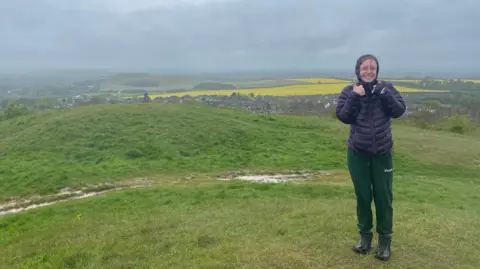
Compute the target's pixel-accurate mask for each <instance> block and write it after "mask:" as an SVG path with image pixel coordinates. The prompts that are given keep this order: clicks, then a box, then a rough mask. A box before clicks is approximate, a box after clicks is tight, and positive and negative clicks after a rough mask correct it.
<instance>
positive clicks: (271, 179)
mask: <svg viewBox="0 0 480 269" xmlns="http://www.w3.org/2000/svg"><path fill="white" fill-rule="evenodd" d="M315 174H322V175H329V173H328V172H326V171H319V172H314V173H294V174H292V173H289V174H274V175H268V174H265V175H232V174H231V175H228V176H226V177H221V178H219V180H244V181H251V182H260V183H283V182H296V181H303V180H307V179H309V178H311V177H312V176H314V175H315Z"/></svg>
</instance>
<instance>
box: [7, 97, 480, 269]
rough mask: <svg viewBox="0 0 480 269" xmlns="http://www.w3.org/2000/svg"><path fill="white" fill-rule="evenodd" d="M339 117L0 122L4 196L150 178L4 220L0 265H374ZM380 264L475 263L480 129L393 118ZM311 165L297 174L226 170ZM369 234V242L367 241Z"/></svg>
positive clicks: (101, 113)
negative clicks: (272, 180)
mask: <svg viewBox="0 0 480 269" xmlns="http://www.w3.org/2000/svg"><path fill="white" fill-rule="evenodd" d="M347 133H348V127H347V126H345V125H343V124H341V123H339V122H338V121H335V120H332V119H328V118H318V117H287V116H265V115H249V114H246V113H241V112H234V111H231V110H227V109H213V108H207V107H198V106H191V105H166V104H142V105H108V106H91V107H81V108H75V109H72V110H64V111H60V110H57V111H49V112H47V113H43V114H38V115H35V116H27V117H23V118H18V119H13V120H9V121H5V122H1V123H0V149H1V151H0V154H3V156H2V158H0V167H1V168H0V169H1V172H0V193H2V194H6V195H5V196H9V195H27V194H33V193H39V192H43V193H46V192H53V191H55V190H58V189H59V188H62V187H67V186H69V187H71V186H80V185H82V184H85V183H98V182H104V181H112V180H121V179H123V178H129V177H132V176H137V175H147V176H148V177H149V178H150V179H151V180H152V181H154V182H155V184H154V187H151V188H146V189H135V190H124V191H120V192H112V193H108V194H105V195H104V196H98V197H92V198H89V199H86V200H75V201H70V202H68V203H65V204H56V205H52V206H50V207H46V208H41V209H35V210H31V211H27V212H24V213H20V214H15V215H8V216H3V217H0V253H2V254H4V255H1V256H0V264H2V265H3V266H4V267H2V268H377V267H378V266H379V265H378V262H377V261H375V260H374V259H373V257H371V256H367V257H358V256H356V255H354V254H353V252H352V251H351V250H350V247H351V246H352V245H353V244H354V243H356V240H357V232H356V230H355V200H354V195H353V189H352V185H351V182H350V179H349V177H348V172H347V171H346V170H345V168H346V165H345V150H346V147H345V138H346V135H347ZM394 136H395V140H396V147H395V153H394V158H395V159H394V162H395V167H394V169H395V177H394V212H395V213H394V218H395V220H394V233H395V234H394V240H393V246H392V248H393V256H392V260H391V261H390V262H389V263H390V264H389V266H388V267H389V268H399V269H406V268H427V269H428V268H476V267H477V266H478V264H480V257H479V256H478V255H476V252H477V250H478V249H479V248H480V241H478V240H476V239H477V238H479V237H480V209H479V208H480V207H479V205H480V204H479V199H480V195H479V193H480V178H479V177H478V175H479V174H480V141H479V140H478V137H471V136H465V135H458V134H453V133H446V132H435V131H429V130H421V129H416V128H411V127H406V126H402V125H398V124H396V125H395V126H394ZM238 169H242V170H243V169H248V170H258V169H266V170H279V169H322V170H330V172H331V173H330V175H323V176H316V177H314V178H313V179H312V180H309V181H306V182H302V183H295V184H258V183H257V184H255V183H245V182H235V181H231V182H230V181H215V180H213V179H211V178H209V176H210V174H211V173H223V172H226V171H230V170H238ZM375 243H376V242H375Z"/></svg>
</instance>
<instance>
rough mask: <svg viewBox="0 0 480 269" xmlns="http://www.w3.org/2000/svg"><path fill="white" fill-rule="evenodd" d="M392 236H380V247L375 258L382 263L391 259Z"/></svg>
mask: <svg viewBox="0 0 480 269" xmlns="http://www.w3.org/2000/svg"><path fill="white" fill-rule="evenodd" d="M391 242H392V236H391V235H390V234H380V235H379V236H378V247H377V250H376V253H375V258H376V259H377V260H381V261H388V260H389V259H390V245H391Z"/></svg>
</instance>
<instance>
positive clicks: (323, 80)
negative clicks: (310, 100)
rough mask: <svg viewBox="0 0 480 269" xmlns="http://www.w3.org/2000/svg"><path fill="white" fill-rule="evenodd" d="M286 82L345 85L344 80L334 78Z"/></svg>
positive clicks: (300, 79) (297, 79)
mask: <svg viewBox="0 0 480 269" xmlns="http://www.w3.org/2000/svg"><path fill="white" fill-rule="evenodd" d="M288 80H294V81H299V82H307V83H314V84H321V83H346V82H347V81H346V80H341V79H336V78H290V79H288Z"/></svg>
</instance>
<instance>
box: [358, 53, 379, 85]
mask: <svg viewBox="0 0 480 269" xmlns="http://www.w3.org/2000/svg"><path fill="white" fill-rule="evenodd" d="M377 68H378V66H377V62H375V60H374V59H371V58H367V59H366V60H364V61H363V62H362V64H361V65H360V78H361V79H362V80H363V81H365V82H372V81H374V80H375V79H376V78H377Z"/></svg>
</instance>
